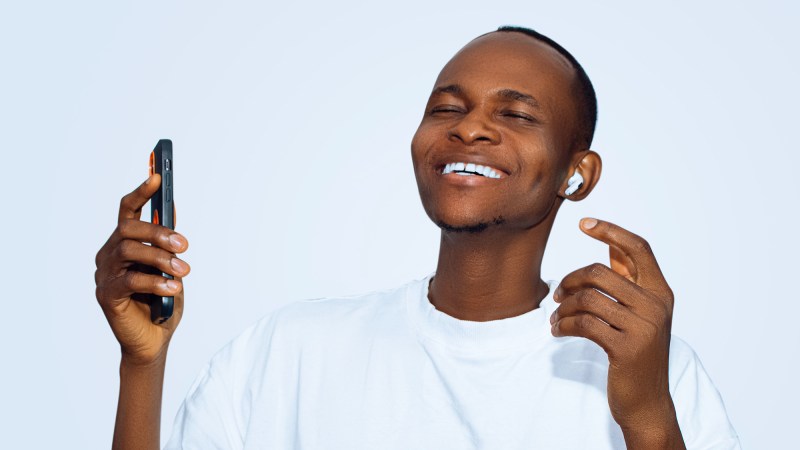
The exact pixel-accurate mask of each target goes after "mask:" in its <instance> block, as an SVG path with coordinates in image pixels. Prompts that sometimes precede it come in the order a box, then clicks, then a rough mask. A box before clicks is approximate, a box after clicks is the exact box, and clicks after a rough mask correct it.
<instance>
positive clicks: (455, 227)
mask: <svg viewBox="0 0 800 450" xmlns="http://www.w3.org/2000/svg"><path fill="white" fill-rule="evenodd" d="M428 217H430V219H431V220H432V221H433V223H435V224H436V226H438V227H439V228H441V229H442V231H447V232H454V233H460V232H463V233H480V232H483V231H486V230H489V229H491V228H492V227H496V226H498V225H503V224H505V223H506V219H505V218H504V217H503V216H502V214H499V213H497V214H493V213H490V212H486V211H483V212H478V211H471V210H469V209H463V208H462V209H458V210H450V211H441V210H440V211H428Z"/></svg>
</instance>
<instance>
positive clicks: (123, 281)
mask: <svg viewBox="0 0 800 450" xmlns="http://www.w3.org/2000/svg"><path fill="white" fill-rule="evenodd" d="M182 288H183V283H182V282H180V281H178V280H170V279H168V278H164V277H162V276H160V275H149V274H146V273H142V272H137V271H133V270H129V271H127V272H125V275H123V276H121V277H117V278H114V279H111V280H109V281H107V282H103V283H100V284H98V285H97V300H98V301H99V302H100V303H101V304H108V305H110V306H113V304H114V303H117V302H119V301H122V300H126V299H127V298H129V297H131V296H132V295H134V294H155V295H161V296H165V297H166V296H174V295H176V294H178V293H179V292H180V291H181V289H182Z"/></svg>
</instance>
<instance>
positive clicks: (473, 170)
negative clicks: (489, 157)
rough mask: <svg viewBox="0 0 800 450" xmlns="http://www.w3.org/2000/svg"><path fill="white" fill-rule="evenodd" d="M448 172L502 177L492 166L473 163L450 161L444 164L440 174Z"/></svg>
mask: <svg viewBox="0 0 800 450" xmlns="http://www.w3.org/2000/svg"><path fill="white" fill-rule="evenodd" d="M448 173H455V174H457V175H463V176H470V175H473V176H474V175H476V174H478V175H483V176H484V177H487V178H502V177H501V176H500V174H499V173H497V171H496V170H494V169H493V168H491V167H489V166H483V165H480V164H474V163H463V162H452V163H448V164H445V166H444V168H443V169H442V175H447V174H448Z"/></svg>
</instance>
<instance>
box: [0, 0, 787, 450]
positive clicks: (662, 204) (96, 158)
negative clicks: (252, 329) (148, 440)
mask: <svg viewBox="0 0 800 450" xmlns="http://www.w3.org/2000/svg"><path fill="white" fill-rule="evenodd" d="M795 5H796V3H791V2H789V1H785V2H780V1H771V2H764V1H762V2H754V1H753V2H741V1H725V2H696V1H677V2H669V3H666V2H662V3H658V4H656V3H653V2H608V1H606V2H590V1H585V2H566V1H565V2H540V1H530V0H528V1H519V2H488V1H482V2H465V1H457V2H456V1H454V2H431V1H424V2H422V1H404V2H394V3H392V4H384V3H377V2H366V1H364V2H317V3H299V2H296V3H292V4H288V3H273V2H251V3H236V2H208V3H204V2H146V3H145V2H136V3H133V2H130V3H121V2H100V1H97V2H86V1H80V2H74V1H73V2H36V1H31V2H24V3H23V2H4V3H3V4H2V5H1V6H0V52H1V53H0V54H1V55H2V70H1V71H0V137H2V144H1V145H2V161H3V176H2V177H1V178H0V188H2V192H3V196H4V205H3V209H2V211H3V220H2V224H1V225H0V226H2V236H3V238H4V241H5V243H4V245H3V251H2V254H3V257H2V258H1V259H0V265H1V266H0V273H2V284H3V290H2V294H0V297H2V299H3V306H4V308H3V311H4V313H3V317H4V318H5V319H4V320H3V324H2V326H1V327H0V330H1V331H0V333H2V335H0V338H1V339H0V342H1V343H0V345H2V355H3V364H2V367H3V368H2V371H0V399H2V400H0V408H1V409H0V447H2V448H9V449H10V448H14V449H17V448H74V449H88V448H107V447H108V446H110V442H111V435H112V430H113V424H114V415H115V408H116V398H117V397H116V396H117V384H118V353H119V350H118V346H117V344H116V342H115V340H114V338H113V336H112V334H111V333H110V330H109V329H108V326H107V324H106V323H105V319H104V317H103V316H102V313H101V311H100V308H99V307H98V306H97V304H96V301H95V298H94V281H93V272H94V268H95V267H94V256H95V253H96V252H97V250H98V249H99V248H100V246H101V245H102V244H103V242H104V241H105V240H106V238H107V237H108V235H109V234H110V233H111V231H112V230H113V228H114V226H115V220H116V214H117V206H118V202H119V198H120V197H121V196H122V195H123V194H125V193H126V192H128V191H129V190H131V189H132V188H133V187H135V186H136V185H137V184H138V183H140V182H141V181H143V180H144V178H145V175H146V172H147V165H146V162H147V161H146V158H147V155H148V152H149V151H150V150H151V149H152V147H153V145H154V144H155V142H156V140H157V139H159V138H164V137H168V138H171V139H172V140H173V142H174V144H175V151H176V162H177V164H176V170H177V172H176V173H177V176H176V182H177V190H176V194H175V195H176V198H177V204H178V230H179V231H181V232H182V233H183V234H185V235H186V236H187V237H188V238H189V240H190V242H191V248H190V250H189V251H188V253H187V254H186V259H187V260H188V261H189V262H190V264H191V265H192V267H193V271H192V274H191V275H190V276H189V277H188V278H187V280H186V292H187V294H186V295H187V307H186V308H187V311H186V314H185V316H184V320H183V323H182V324H181V327H180V328H179V330H178V332H177V334H176V336H175V338H174V340H173V343H172V347H171V349H170V357H169V366H168V373H167V375H166V381H165V388H164V392H165V395H164V405H163V421H162V422H163V426H162V436H163V438H164V439H166V437H167V436H168V435H169V433H170V430H171V428H172V420H173V417H174V415H175V413H176V411H177V408H178V406H179V404H180V401H181V400H182V398H183V396H184V395H185V394H186V391H187V389H188V387H189V385H190V383H191V382H192V381H193V379H194V377H195V376H196V375H197V373H198V372H199V370H200V369H201V367H202V366H203V365H204V364H205V363H206V362H207V361H208V359H209V358H210V357H211V355H212V354H213V353H214V352H215V351H216V350H217V349H218V348H220V347H221V346H222V345H224V344H225V343H226V342H227V341H228V340H230V339H231V338H233V337H234V336H235V335H237V334H238V333H239V332H240V331H241V330H243V329H244V328H245V327H246V326H247V325H248V324H250V323H252V322H253V321H255V320H256V319H257V318H259V317H261V316H262V315H264V314H266V313H267V312H269V311H271V310H273V309H274V308H276V307H278V306H280V305H282V304H284V303H286V302H289V301H292V300H295V299H302V298H310V297H321V296H331V295H338V294H350V293H358V292H365V291H370V290H374V289H381V288H387V287H392V286H396V285H399V284H402V283H404V282H406V281H408V280H410V279H413V278H418V277H421V276H424V275H426V274H427V273H428V272H430V271H431V270H433V269H434V267H435V262H436V255H437V246H438V229H437V228H436V227H435V226H434V225H433V224H432V223H430V221H429V220H428V219H427V217H426V216H425V214H424V212H423V210H422V208H421V205H420V202H419V198H418V194H417V191H416V185H415V182H414V178H413V172H412V168H411V163H410V154H409V143H410V140H411V136H412V135H413V133H414V130H415V129H416V126H417V124H418V122H419V120H420V118H421V114H422V111H423V107H424V103H425V100H426V98H427V95H428V93H429V91H430V89H431V87H432V85H433V81H434V79H435V77H436V75H437V73H438V71H439V69H440V68H441V67H442V65H443V64H444V63H445V62H446V61H447V60H448V59H449V58H450V57H451V56H452V54H453V53H454V52H456V51H457V50H458V49H459V48H460V47H461V46H462V45H464V44H465V43H466V42H467V41H469V40H470V39H472V38H473V37H475V36H477V35H479V34H481V33H484V32H486V31H490V30H492V29H494V28H496V27H497V26H499V25H503V24H518V25H524V26H530V27H533V28H535V29H537V30H539V31H540V32H543V33H545V34H547V35H549V36H551V37H552V38H554V39H555V40H557V41H558V42H559V43H561V44H562V45H564V46H565V47H566V48H568V49H569V50H570V51H571V52H572V53H573V54H574V55H575V56H576V57H577V58H578V59H579V60H580V61H581V62H582V64H583V65H584V67H585V68H586V70H587V71H588V73H589V75H590V76H591V78H592V80H593V82H594V84H595V88H596V89H597V91H598V97H599V105H600V121H599V126H598V132H597V135H596V139H595V145H594V148H595V149H596V150H597V151H598V152H600V153H601V154H602V156H603V158H604V162H605V166H604V171H603V177H602V180H601V182H600V185H599V186H598V187H597V189H596V190H595V192H594V193H593V194H592V195H591V197H590V198H589V199H587V200H586V201H584V202H582V203H578V204H569V205H565V207H564V208H562V211H561V213H560V215H559V218H558V220H557V222H556V225H555V229H554V231H553V234H552V238H551V241H550V245H549V247H548V252H547V254H546V257H545V264H544V265H545V267H544V274H545V276H547V277H549V278H556V279H558V278H560V277H562V276H563V275H565V274H566V273H568V272H570V271H572V270H574V269H576V268H578V267H580V266H583V265H586V264H589V263H591V262H594V261H607V252H606V248H604V247H603V246H602V245H600V244H599V243H597V242H595V241H593V240H592V239H590V238H588V237H586V236H584V235H583V234H582V233H581V232H580V231H579V230H578V228H577V221H578V219H579V218H580V217H583V216H595V217H599V218H603V219H608V220H611V221H614V222H616V223H618V224H620V225H622V226H625V227H627V228H629V229H631V230H633V231H635V232H637V233H639V234H641V235H643V236H645V237H646V238H647V239H648V240H649V241H650V242H651V244H652V246H653V248H654V250H655V252H656V255H657V256H658V258H659V261H660V263H661V266H662V268H663V270H664V272H665V274H666V276H667V279H668V281H669V282H670V284H671V286H672V287H673V289H674V291H675V293H676V295H677V306H676V311H675V318H674V326H673V332H674V333H675V334H677V335H679V336H681V337H683V338H684V339H685V340H687V341H688V342H689V343H690V344H691V345H692V346H693V347H694V348H695V350H696V351H697V352H698V354H699V355H700V357H701V358H702V360H703V362H704V364H705V366H706V368H707V370H708V371H709V373H710V374H711V376H712V378H713V379H714V381H715V382H716V384H717V386H718V388H719V390H720V392H721V393H722V395H723V397H724V399H725V401H726V404H727V407H728V411H729V414H730V417H731V420H732V421H733V424H734V426H735V427H736V429H737V430H738V432H739V433H740V436H741V438H742V441H743V444H744V445H745V447H747V448H753V449H770V448H786V447H787V446H788V445H789V444H790V443H792V442H794V441H796V437H795V435H796V428H797V423H796V422H797V404H798V403H800V391H799V390H798V388H797V385H796V380H797V373H798V369H800V362H799V361H798V356H800V352H798V350H797V347H798V345H800V327H798V326H797V324H798V317H800V304H798V300H800V298H798V297H800V296H798V288H797V285H796V282H797V278H798V276H797V273H798V263H797V255H798V251H799V250H800V245H798V238H797V233H796V231H795V228H796V226H797V223H798V219H799V218H800V214H798V206H797V205H798V200H797V194H796V192H797V181H796V180H797V170H798V167H799V166H800V158H799V157H798V153H799V149H798V145H797V129H798V128H797V122H798V119H800V117H799V115H798V113H797V110H798V105H800V92H799V90H798V81H797V80H798V78H799V75H800V73H798V72H799V71H798V63H797V56H798V54H799V50H800V49H798V42H800V33H799V32H798V31H797V30H798V28H797V25H796V24H797V21H798V19H800V14H798V7H797V6H795ZM225 204H227V207H223V205H225ZM232 310H236V311H238V313H237V314H235V315H231V314H230V311H232ZM701 420H702V419H701Z"/></svg>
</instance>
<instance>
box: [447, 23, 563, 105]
mask: <svg viewBox="0 0 800 450" xmlns="http://www.w3.org/2000/svg"><path fill="white" fill-rule="evenodd" d="M574 79H575V70H574V69H573V67H572V66H571V65H570V63H569V61H567V59H566V58H564V57H563V56H562V55H561V54H559V53H558V52H557V51H556V50H555V49H553V48H552V47H550V46H548V45H547V44H545V43H543V42H540V41H538V40H536V39H534V38H532V37H530V36H527V35H524V34H522V33H514V32H501V33H498V32H495V33H489V34H487V35H484V36H481V37H479V38H477V39H475V40H473V41H472V42H470V43H469V44H467V45H466V46H465V47H464V48H462V49H461V50H460V51H459V52H458V53H456V55H455V56H453V58H452V59H451V60H450V61H449V62H448V63H447V64H446V65H445V66H444V68H443V69H442V71H441V72H440V73H439V77H438V78H437V80H436V86H446V85H450V84H458V85H460V86H463V87H465V88H466V90H468V91H470V92H472V93H474V94H479V93H491V92H494V91H497V90H499V89H515V90H518V91H520V92H523V93H526V94H530V95H533V96H534V97H536V98H537V99H538V100H539V101H540V102H543V103H546V104H547V105H548V106H550V107H553V109H561V108H558V105H560V104H568V103H571V100H570V94H571V90H572V83H573V80H574Z"/></svg>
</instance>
